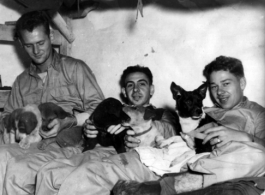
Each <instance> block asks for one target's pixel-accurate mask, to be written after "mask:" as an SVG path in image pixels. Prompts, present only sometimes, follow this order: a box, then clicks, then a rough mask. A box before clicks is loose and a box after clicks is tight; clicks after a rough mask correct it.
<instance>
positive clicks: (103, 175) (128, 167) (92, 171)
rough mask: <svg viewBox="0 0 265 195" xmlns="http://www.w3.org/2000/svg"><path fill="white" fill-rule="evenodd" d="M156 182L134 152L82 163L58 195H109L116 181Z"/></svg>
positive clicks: (151, 173) (156, 178)
mask: <svg viewBox="0 0 265 195" xmlns="http://www.w3.org/2000/svg"><path fill="white" fill-rule="evenodd" d="M120 179H121V180H135V181H138V182H144V181H154V180H158V179H159V176H157V175H155V174H154V173H153V172H151V171H150V170H149V169H148V168H147V167H146V166H144V165H143V164H142V163H141V162H140V160H139V156H138V154H137V153H136V152H135V151H131V152H126V153H122V154H119V155H114V156H110V157H109V158H103V159H102V160H101V161H95V160H91V161H89V162H84V163H83V164H81V165H80V166H79V167H78V168H77V169H75V170H74V171H73V172H72V173H71V174H70V175H69V176H68V177H67V178H66V179H65V181H64V182H63V183H62V185H61V188H60V190H59V193H58V194H59V195H67V194H69V195H74V194H76V195H98V194H100V195H109V194H110V191H111V190H112V188H113V187H114V185H115V184H116V183H117V181H118V180H120Z"/></svg>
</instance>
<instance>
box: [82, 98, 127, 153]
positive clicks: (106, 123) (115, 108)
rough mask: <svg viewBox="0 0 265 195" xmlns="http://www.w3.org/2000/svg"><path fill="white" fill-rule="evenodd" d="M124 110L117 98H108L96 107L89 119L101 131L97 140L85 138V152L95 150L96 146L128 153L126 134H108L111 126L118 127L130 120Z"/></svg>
mask: <svg viewBox="0 0 265 195" xmlns="http://www.w3.org/2000/svg"><path fill="white" fill-rule="evenodd" d="M122 108H123V105H122V103H121V102H120V101H119V100H117V99H115V98H107V99H105V100H103V101H102V102H101V103H100V104H99V105H98V106H97V107H96V109H95V110H94V112H93V113H92V114H91V116H90V117H89V119H90V121H91V122H92V123H93V125H94V126H95V127H96V128H97V129H98V130H99V133H98V135H97V137H96V138H87V137H86V138H85V144H84V146H85V147H84V150H83V152H84V151H87V150H91V149H93V148H95V146H96V144H100V145H101V146H104V147H108V146H113V147H114V148H115V150H116V151H117V153H123V152H126V149H125V145H124V136H125V133H126V132H121V133H119V134H117V135H116V134H110V133H108V132H107V129H108V128H109V127H110V126H111V125H118V124H121V123H122V122H123V121H126V120H128V119H129V117H128V116H127V115H126V114H125V113H124V112H123V110H122Z"/></svg>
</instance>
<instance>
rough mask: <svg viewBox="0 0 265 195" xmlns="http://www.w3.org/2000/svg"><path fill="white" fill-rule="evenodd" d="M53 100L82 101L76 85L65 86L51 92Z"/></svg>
mask: <svg viewBox="0 0 265 195" xmlns="http://www.w3.org/2000/svg"><path fill="white" fill-rule="evenodd" d="M50 95H51V97H52V99H54V100H55V101H58V102H62V101H63V102H65V101H66V102H68V101H77V100H80V97H79V95H78V92H77V89H76V87H75V85H74V84H71V85H63V86H60V87H56V88H53V89H51V90H50Z"/></svg>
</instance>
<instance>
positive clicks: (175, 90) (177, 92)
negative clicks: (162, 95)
mask: <svg viewBox="0 0 265 195" xmlns="http://www.w3.org/2000/svg"><path fill="white" fill-rule="evenodd" d="M170 90H171V92H172V95H173V99H174V100H177V99H178V98H179V97H180V96H181V95H183V92H185V90H184V89H183V88H182V87H180V86H179V85H176V84H175V83H174V82H172V83H171V85H170Z"/></svg>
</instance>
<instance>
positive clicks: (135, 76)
mask: <svg viewBox="0 0 265 195" xmlns="http://www.w3.org/2000/svg"><path fill="white" fill-rule="evenodd" d="M122 93H123V95H124V96H125V97H126V98H128V101H129V103H130V104H132V105H136V106H144V105H148V104H149V101H150V98H151V96H152V95H153V94H154V86H153V85H150V83H149V80H148V77H147V76H146V75H145V74H144V73H142V72H135V73H131V74H129V75H128V76H127V77H126V79H125V87H124V88H122Z"/></svg>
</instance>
